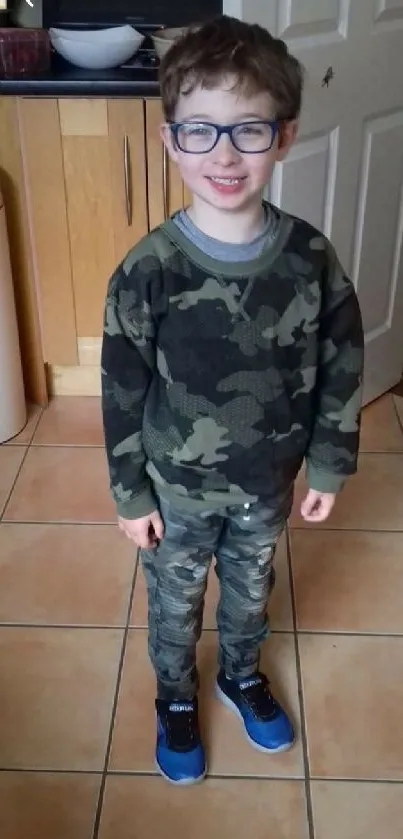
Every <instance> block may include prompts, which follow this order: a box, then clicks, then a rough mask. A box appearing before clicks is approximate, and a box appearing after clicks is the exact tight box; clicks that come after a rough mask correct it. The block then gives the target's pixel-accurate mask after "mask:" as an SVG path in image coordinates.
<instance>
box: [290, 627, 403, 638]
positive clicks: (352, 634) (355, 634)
mask: <svg viewBox="0 0 403 839" xmlns="http://www.w3.org/2000/svg"><path fill="white" fill-rule="evenodd" d="M300 635H304V636H310V635H314V636H315V635H327V636H330V637H331V638H403V631H402V632H360V631H359V630H350V631H348V630H341V631H339V630H337V629H299V630H298V636H300Z"/></svg>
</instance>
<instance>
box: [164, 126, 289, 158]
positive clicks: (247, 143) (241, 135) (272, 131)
mask: <svg viewBox="0 0 403 839" xmlns="http://www.w3.org/2000/svg"><path fill="white" fill-rule="evenodd" d="M168 127H169V128H170V130H171V132H172V134H173V138H174V140H175V143H176V145H177V147H178V148H179V149H180V150H181V151H183V152H186V153H188V154H206V153H207V152H209V151H212V150H213V149H214V148H215V146H216V145H217V143H218V141H219V139H220V137H221V135H222V134H228V136H229V138H230V140H231V143H232V145H233V146H234V147H235V148H236V150H237V151H239V152H241V153H243V154H261V153H262V152H265V151H269V149H271V147H272V145H273V143H274V140H275V138H276V134H277V132H278V128H279V125H278V122H277V121H273V120H251V121H249V122H235V123H233V124H232V125H216V124H215V123H214V122H170V123H168Z"/></svg>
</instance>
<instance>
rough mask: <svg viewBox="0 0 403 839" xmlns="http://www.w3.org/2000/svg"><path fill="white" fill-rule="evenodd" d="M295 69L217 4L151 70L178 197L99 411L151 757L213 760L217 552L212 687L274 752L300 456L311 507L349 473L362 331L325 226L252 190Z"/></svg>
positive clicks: (184, 777) (277, 144) (130, 262)
mask: <svg viewBox="0 0 403 839" xmlns="http://www.w3.org/2000/svg"><path fill="white" fill-rule="evenodd" d="M301 91H302V72H301V68H300V65H299V63H298V62H297V60H296V59H295V58H293V57H292V56H290V55H289V53H288V51H287V48H286V46H285V44H284V43H283V42H282V41H279V40H276V39H274V38H272V37H271V36H270V35H269V33H268V32H267V31H266V30H264V29H262V28H261V27H259V26H256V25H253V26H251V25H248V24H246V23H243V22H241V21H238V20H236V19H232V18H229V17H225V16H222V17H220V18H218V19H216V20H214V21H210V22H209V23H206V24H204V25H202V26H201V27H198V28H192V29H190V30H189V31H188V32H187V33H186V34H185V35H184V36H183V37H182V38H181V39H180V40H179V41H178V42H176V43H175V44H174V45H173V46H172V47H171V49H170V51H169V53H168V54H167V56H166V57H165V59H164V61H163V62H162V66H161V94H162V101H163V107H164V112H165V119H166V122H165V124H164V125H163V126H162V129H161V131H162V136H163V140H164V143H165V144H166V147H167V149H168V152H169V154H170V156H171V158H172V160H173V161H174V162H175V163H176V164H177V165H178V167H179V170H180V172H181V175H182V178H183V180H184V182H185V184H186V185H187V187H188V189H189V190H190V192H191V193H192V201H191V204H190V206H189V207H188V208H187V209H186V210H183V211H181V212H179V213H177V214H175V215H174V216H173V217H172V218H170V219H168V220H167V221H166V222H165V223H164V224H162V225H160V226H159V227H158V228H156V229H155V230H154V231H152V232H151V233H150V234H149V235H148V236H146V237H145V238H144V239H143V240H142V241H141V242H140V243H139V244H137V245H136V246H135V247H134V248H133V249H132V250H131V251H130V253H129V254H128V255H127V257H126V259H125V260H124V261H123V263H122V264H121V265H120V266H119V267H118V268H117V270H116V272H115V274H114V275H113V277H112V279H111V281H110V284H109V289H108V294H107V301H106V313H105V333H104V341H103V351H102V382H103V412H104V426H105V439H106V449H107V454H108V460H109V468H110V477H111V487H112V493H113V496H114V499H115V501H116V504H117V512H118V517H119V518H118V521H119V526H120V528H121V529H122V530H123V532H124V533H125V534H126V535H127V536H128V537H129V538H130V539H132V540H133V541H134V542H135V543H136V544H137V545H138V546H139V547H140V548H141V549H142V562H143V568H144V572H145V576H146V580H147V587H148V598H149V652H150V657H151V661H152V664H153V666H154V669H155V673H156V679H157V699H156V712H157V747H156V762H157V766H158V768H159V770H160V772H161V773H162V774H163V775H164V776H165V777H166V778H167V779H168V780H169V781H171V782H173V783H178V784H190V783H194V782H196V781H198V780H200V779H201V778H203V776H204V774H205V772H206V763H205V756H204V750H203V746H202V743H201V739H200V733H199V726H198V705H197V688H198V676H197V670H196V659H195V654H196V643H197V641H198V639H199V637H200V633H201V627H202V617H203V603H204V594H205V589H206V581H207V575H208V571H209V567H210V563H211V560H212V556H213V555H214V556H215V559H216V570H217V574H218V577H219V580H220V587H221V597H220V603H219V606H218V611H217V623H218V629H219V638H220V644H219V672H218V678H217V695H218V698H219V699H220V700H222V701H223V702H224V703H225V704H226V705H227V706H228V707H229V708H230V709H232V710H233V711H234V712H235V713H236V714H237V715H238V717H239V718H240V720H241V724H242V725H243V726H244V729H245V733H246V736H247V737H248V739H249V740H250V741H251V743H252V745H254V746H255V747H256V748H258V749H260V750H263V751H265V752H268V753H273V752H279V751H283V750H285V749H288V748H289V747H291V745H292V743H293V739H294V734H293V729H292V724H291V722H290V721H289V719H288V717H287V715H286V713H285V712H284V710H283V709H282V708H281V707H280V705H279V704H278V702H277V701H276V700H275V699H274V697H273V696H272V693H271V691H270V687H269V682H268V680H267V678H266V676H265V675H263V674H262V673H260V671H259V647H260V645H261V643H262V641H263V640H264V638H265V637H266V636H267V633H268V628H267V618H266V608H267V600H268V596H269V593H270V591H271V588H272V586H273V584H274V568H273V559H274V553H275V547H276V543H277V541H278V539H279V536H280V534H281V532H282V531H283V529H284V526H285V524H286V521H287V518H288V516H289V513H290V510H291V506H292V501H293V485H294V481H295V478H296V476H297V474H298V472H299V470H300V467H301V464H302V461H303V459H304V458H305V460H306V463H307V481H308V486H309V491H308V494H307V497H306V498H305V500H304V501H303V504H302V508H301V512H302V515H303V517H304V518H305V520H306V521H312V522H319V521H324V520H325V519H326V518H327V516H328V515H329V513H330V511H331V509H332V507H333V504H334V501H335V496H336V493H337V492H338V491H339V490H340V489H341V487H342V485H343V482H344V481H345V479H346V477H347V476H349V475H351V474H353V473H354V472H355V470H356V461H357V448H358V436H359V412H360V398H361V373H362V356H363V337H362V328H361V319H360V314H359V308H358V303H357V299H356V296H355V293H354V289H353V286H352V285H351V283H350V282H349V280H348V279H347V278H346V277H345V275H344V273H343V270H342V268H341V267H340V264H339V262H338V260H337V257H336V255H335V252H334V250H333V248H332V247H331V245H330V244H329V242H328V241H327V240H326V239H325V238H324V237H323V235H322V234H321V233H319V232H318V231H317V230H315V229H314V228H312V227H311V226H310V225H309V224H308V223H306V222H304V221H301V220H300V219H296V218H293V217H291V216H289V215H287V214H286V213H284V212H282V211H280V210H278V209H277V208H275V207H273V206H272V205H270V204H269V203H267V202H264V201H263V199H262V193H263V190H264V187H265V185H266V184H267V183H268V181H269V180H270V176H271V173H272V171H273V167H274V165H275V163H276V161H279V160H283V159H284V157H285V155H286V154H287V151H288V149H289V148H290V146H291V144H292V142H293V140H294V138H295V135H296V131H297V119H298V115H299V111H300V105H301Z"/></svg>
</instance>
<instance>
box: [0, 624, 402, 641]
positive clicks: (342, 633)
mask: <svg viewBox="0 0 403 839" xmlns="http://www.w3.org/2000/svg"><path fill="white" fill-rule="evenodd" d="M2 629H56V630H57V629H72V630H74V629H77V630H80V629H85V630H93V631H95V632H96V631H99V630H101V631H104V630H105V631H109V630H119V631H120V632H122V631H123V630H125V629H129V630H130V631H131V632H133V633H134V632H142V633H144V632H147V631H148V626H146V625H143V626H137V625H136V624H131V623H129V624H127V623H105V624H103V623H22V622H20V621H0V631H1V630H2ZM217 632H218V629H217V628H215V629H214V628H210V627H209V628H204V627H203V635H205V634H206V633H207V634H217ZM295 634H297V635H298V637H300V636H301V637H310V636H313V637H317V636H325V637H330V638H381V639H389V638H390V639H392V638H396V639H398V640H402V639H403V630H402V632H362V631H359V630H337V629H297V630H296V631H295V632H294V631H293V630H292V629H271V630H270V637H271V636H272V635H286V636H287V635H289V636H290V635H292V636H293V637H294V636H295Z"/></svg>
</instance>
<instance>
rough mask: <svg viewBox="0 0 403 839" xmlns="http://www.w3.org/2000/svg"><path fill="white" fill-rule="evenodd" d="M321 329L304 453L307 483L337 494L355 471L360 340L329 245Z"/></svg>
mask: <svg viewBox="0 0 403 839" xmlns="http://www.w3.org/2000/svg"><path fill="white" fill-rule="evenodd" d="M327 256H328V258H327V266H326V269H325V271H324V276H323V288H322V310H321V319H320V325H319V359H318V374H317V384H316V406H315V421H314V426H313V430H312V435H311V438H310V443H309V446H308V451H307V455H306V465H307V482H308V486H309V487H310V489H315V490H317V491H318V492H339V490H340V489H341V488H342V486H343V484H344V482H345V480H346V478H347V477H349V476H350V475H353V474H354V473H355V472H356V470H357V458H358V447H359V432H360V412H361V401H362V374H363V361H364V337H363V329H362V321H361V314H360V308H359V304H358V300H357V296H356V293H355V290H354V286H353V284H352V282H351V281H350V280H349V279H348V278H347V277H346V275H345V273H344V271H343V268H342V267H341V265H340V263H339V261H338V259H337V256H336V254H335V252H334V249H333V247H332V246H331V245H330V243H327Z"/></svg>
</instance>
